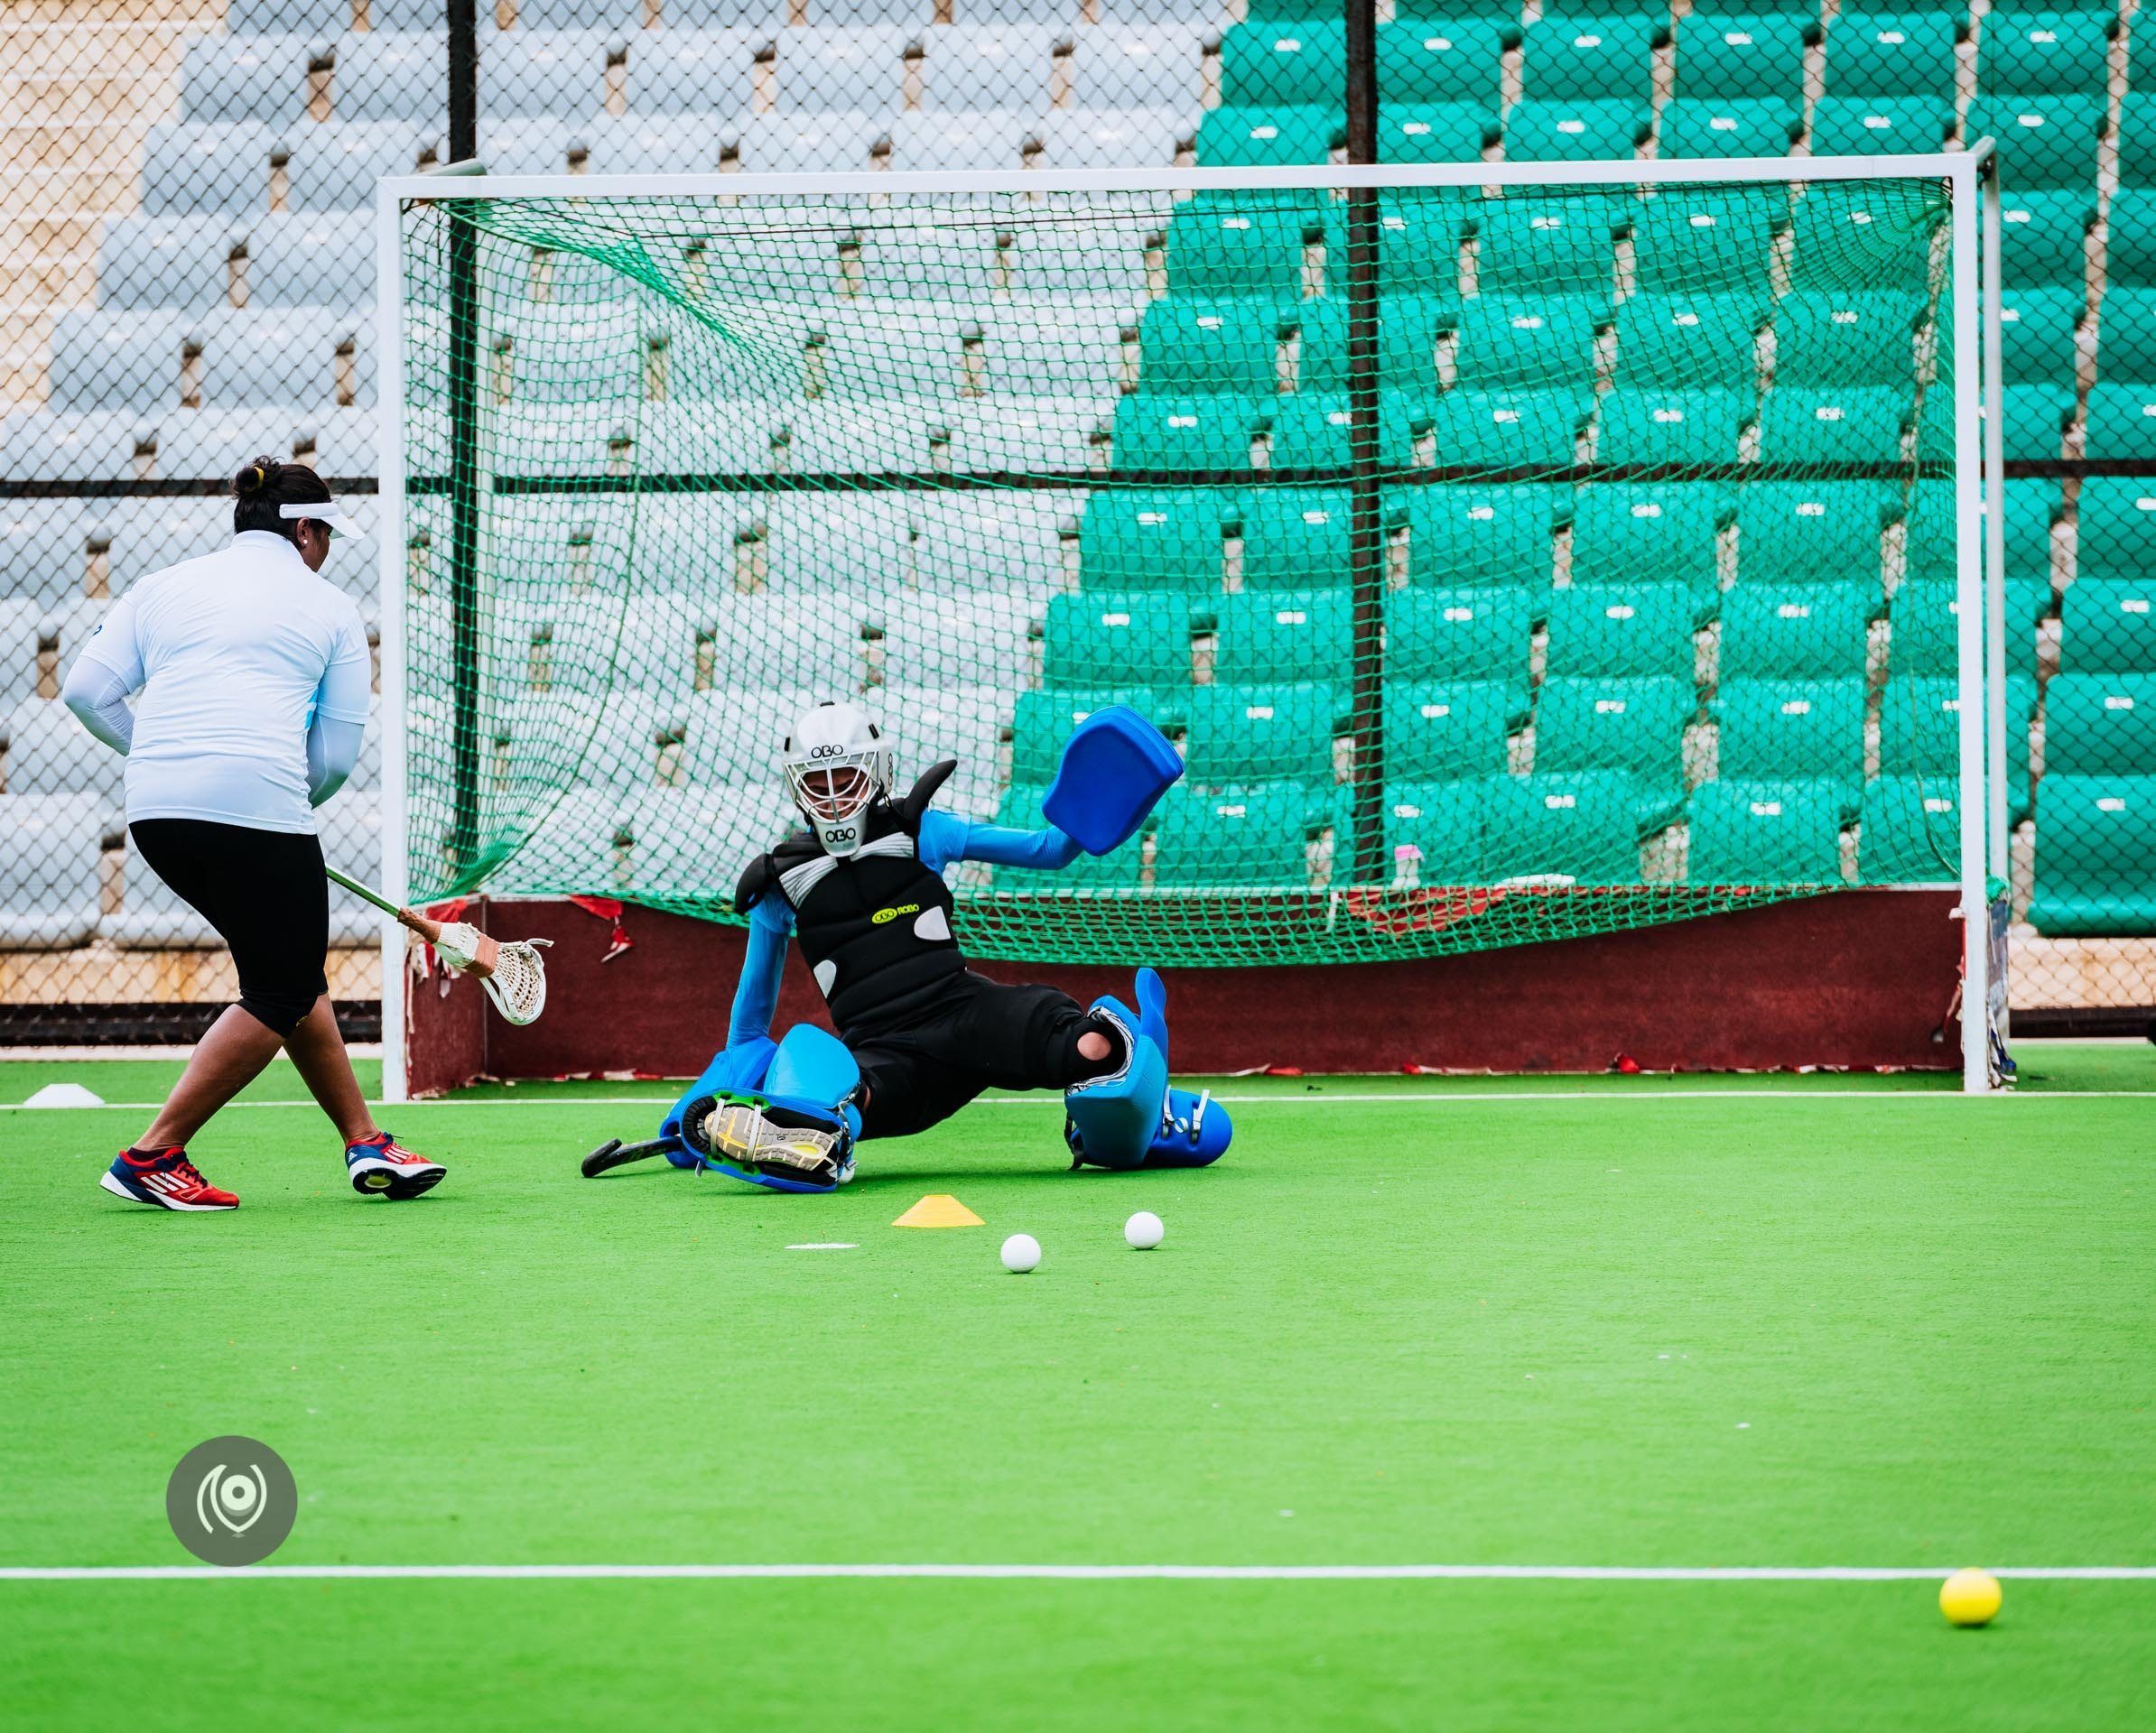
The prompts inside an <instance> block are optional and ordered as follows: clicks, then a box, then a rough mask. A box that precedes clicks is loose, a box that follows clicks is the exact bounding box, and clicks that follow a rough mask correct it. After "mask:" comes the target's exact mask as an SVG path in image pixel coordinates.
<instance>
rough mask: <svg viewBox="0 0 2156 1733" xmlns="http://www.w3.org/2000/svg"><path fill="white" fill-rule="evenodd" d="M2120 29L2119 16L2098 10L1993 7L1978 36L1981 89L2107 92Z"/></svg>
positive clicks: (2011, 92) (1997, 91) (2009, 93)
mask: <svg viewBox="0 0 2156 1733" xmlns="http://www.w3.org/2000/svg"><path fill="white" fill-rule="evenodd" d="M2117 33H2118V21H2117V19H2116V18H2115V17H2105V16H2103V15H2101V14H2097V13H2094V12H2081V13H2075V12H2023V13H2002V12H1993V13H1991V14H1988V15H1987V16H1986V17H1985V18H1984V25H1983V29H1982V32H1981V33H1980V34H1979V35H1978V36H1977V39H1976V88H1977V89H1978V90H1979V91H1980V92H1982V93H1983V94H1984V95H1986V96H1992V95H2000V96H2030V95H2057V96H2077V95H2082V94H2087V93H2094V94H2096V95H2097V96H2101V95H2102V94H2103V93H2104V88H2105V84H2106V83H2107V82H2108V79H2109V69H2110V58H2111V39H2112V38H2113V37H2114V36H2115V35H2116V34H2117ZM1972 136H1974V134H1972Z"/></svg>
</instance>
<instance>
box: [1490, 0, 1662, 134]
mask: <svg viewBox="0 0 2156 1733" xmlns="http://www.w3.org/2000/svg"><path fill="white" fill-rule="evenodd" d="M1667 18H1668V14H1650V13H1648V12H1645V11H1644V10H1642V11H1640V12H1638V13H1633V14H1629V15H1627V14H1615V15H1612V14H1603V15H1599V16H1594V17H1577V16H1566V17H1560V18H1544V19H1543V20H1542V22H1541V23H1538V24H1532V25H1529V27H1528V29H1527V30H1526V31H1525V32H1524V33H1523V35H1522V39H1521V50H1520V78H1521V80H1522V83H1523V86H1524V88H1525V91H1526V94H1527V97H1528V98H1529V100H1530V101H1539V100H1543V99H1546V98H1557V99H1577V98H1580V97H1595V98H1599V97H1612V98H1616V97H1621V98H1622V99H1623V100H1625V101H1626V102H1630V103H1634V104H1638V105H1640V107H1644V106H1645V105H1647V104H1648V103H1650V102H1651V101H1652V100H1653V99H1654V51H1655V50H1656V49H1657V48H1658V47H1659V46H1660V45H1661V44H1663V43H1664V42H1668V40H1669V26H1668V22H1667ZM1507 155H1510V150H1509V149H1508V151H1507Z"/></svg>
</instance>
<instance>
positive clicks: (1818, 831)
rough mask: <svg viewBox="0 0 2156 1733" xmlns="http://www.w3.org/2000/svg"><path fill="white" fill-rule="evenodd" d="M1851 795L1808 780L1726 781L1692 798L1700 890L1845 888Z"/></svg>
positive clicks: (1691, 872) (1694, 871)
mask: <svg viewBox="0 0 2156 1733" xmlns="http://www.w3.org/2000/svg"><path fill="white" fill-rule="evenodd" d="M1846 802H1847V794H1846V792H1845V790H1844V789H1843V788H1842V787H1841V786H1840V785H1839V784H1836V783H1821V782H1818V781H1817V780H1809V779H1798V780H1789V779H1780V780H1776V779H1761V780H1738V781H1732V780H1728V779H1724V780H1723V781H1720V782H1714V783H1706V784H1705V785H1704V786H1702V787H1699V788H1696V789H1694V790H1693V791H1692V798H1691V802H1690V803H1689V805H1690V811H1691V819H1692V841H1691V848H1690V849H1689V851H1688V854H1687V862H1686V869H1685V876H1686V878H1687V881H1688V882H1689V883H1691V884H1693V885H1838V884H1840V883H1841V882H1842V849H1841V825H1842V813H1843V810H1844V808H1845V804H1846Z"/></svg>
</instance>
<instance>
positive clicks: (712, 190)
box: [375, 138, 2009, 1101]
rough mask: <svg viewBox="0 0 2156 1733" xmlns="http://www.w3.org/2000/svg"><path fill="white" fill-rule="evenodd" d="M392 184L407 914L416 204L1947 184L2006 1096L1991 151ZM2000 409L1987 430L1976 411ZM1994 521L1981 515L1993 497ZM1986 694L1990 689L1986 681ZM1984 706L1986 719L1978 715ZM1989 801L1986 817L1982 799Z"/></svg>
mask: <svg viewBox="0 0 2156 1733" xmlns="http://www.w3.org/2000/svg"><path fill="white" fill-rule="evenodd" d="M462 166H463V165H452V168H451V171H449V172H441V173H434V174H416V175H395V176H389V177H386V178H384V179H383V180H381V181H377V182H376V190H375V242H376V245H375V268H376V290H375V310H376V311H375V317H376V347H377V357H378V359H377V367H378V373H379V387H378V390H377V394H376V401H377V403H378V404H379V409H378V411H377V414H378V415H379V418H380V420H379V424H378V430H377V437H378V440H379V463H380V477H381V482H380V487H381V492H380V497H379V501H378V509H377V519H378V525H377V529H376V536H377V545H378V550H379V560H380V570H381V587H382V604H381V606H382V622H381V640H382V714H383V717H384V726H385V727H386V730H387V734H388V737H387V739H386V741H385V743H384V750H383V755H382V867H383V886H382V888H383V890H384V892H385V894H387V895H388V897H389V898H390V900H391V901H393V902H396V903H400V904H401V903H403V902H404V901H405V899H406V898H407V897H408V896H409V895H410V894H411V879H410V862H409V858H408V849H409V842H410V839H409V834H408V829H407V823H406V808H405V802H406V787H405V751H406V746H407V741H406V737H405V727H404V720H405V718H404V649H405V644H404V579H405V573H404V561H405V548H404V419H403V411H404V348H403V340H404V325H403V320H402V318H401V313H402V310H403V290H404V257H403V234H404V231H403V226H402V222H401V213H402V210H403V208H404V205H405V204H406V203H407V202H430V203H432V202H451V201H456V200H460V199H594V198H622V199H636V198H651V199H655V198H674V199H681V198H720V197H725V198H730V199H741V198H749V199H753V198H756V197H758V196H764V197H774V196H785V195H794V196H804V195H808V196H813V195H818V194H822V195H826V196H831V197H838V198H860V197H868V196H873V195H882V196H885V197H891V196H905V195H915V196H921V197H927V198H934V197H935V196H938V195H948V194H962V193H990V192H995V193H1010V192H1026V193H1032V192H1040V193H1055V192H1070V193H1089V192H1094V193H1113V192H1158V193H1174V192H1182V191H1224V192H1225V191H1253V192H1254V191H1261V190H1283V189H1287V190H1301V189H1308V190H1318V189H1327V188H1345V189H1354V188H1376V189H1379V190H1409V189H1415V188H1425V187H1566V186H1640V187H1646V186H1682V185H1698V184H1722V185H1728V184H1736V183H1744V182H1763V181H1778V182H1781V183H1784V184H1789V185H1797V184H1803V183H1808V182H1815V181H1901V180H1933V181H1946V182H1947V185H1948V186H1949V188H1950V189H1951V192H1952V202H1953V217H1952V225H1951V236H1950V239H1951V255H1950V273H1951V274H1950V278H1949V289H1948V292H1949V294H1950V295H1951V297H1952V302H1953V320H1954V325H1953V331H1954V409H1955V419H1954V472H1955V569H1956V621H1957V642H1956V661H1957V689H1958V691H1959V694H1960V700H1961V702H1960V709H1959V722H1960V733H1959V738H1958V755H1959V768H1958V776H1957V793H1958V795H1959V799H1958V802H1957V803H1958V806H1959V809H1960V813H1961V834H1960V873H1959V880H1960V889H1961V900H1960V905H1959V907H1958V909H1957V911H1956V913H1957V915H1958V917H1959V919H1960V920H1961V922H1962V1007H1963V1009H1962V1020H1961V1021H1962V1088H1963V1089H1964V1091H1965V1092H1966V1093H1968V1094H1971V1095H1982V1094H1985V1093H1988V1092H1990V1091H1992V1090H1993V1089H1994V1088H1995V1087H1996V1079H1995V1073H1994V1070H1993V1061H1992V1052H1991V1043H1992V1037H1993V1029H1994V1027H1996V1028H1997V1029H1998V1033H1999V1035H2000V1037H2001V1039H2002V1040H2003V1037H2004V1033H2005V1031H2004V1022H2005V1018H2004V1015H2003V1009H2002V1011H2001V1014H2000V1015H1999V1018H1998V1022H1997V1024H1996V1025H1994V1023H1993V1017H1992V1015H1991V1010H1992V1005H1993V989H1994V987H1995V986H1997V985H1998V984H1997V983H1995V982H1994V981H1993V968H1992V961H1993V959H1992V911H1991V904H1990V900H1989V898H1988V896H1987V895H1986V890H1987V883H1988V878H1989V875H1990V872H1991V870H1992V869H1993V867H1997V869H1998V870H1999V871H2000V872H2002V873H2004V872H2005V871H2006V870H2007V867H2008V859H2009V856H2008V839H2007V821H2006V820H2007V809H2006V792H2007V791H2006V693H2005V663H2006V632H2005V542H2006V538H2005V513H2004V510H2003V487H2002V483H2003V478H2004V469H2003V417H2002V415H2001V414H2000V413H1999V412H1997V404H1998V381H1999V378H2000V374H2001V365H2000V355H2001V335H2000V317H1999V201H1998V179H1997V173H1996V166H1997V154H1996V152H1995V150H1994V148H1993V141H1992V140H1991V139H1989V138H1984V139H1979V140H1977V141H1976V142H1975V144H1972V145H1971V146H1970V147H1969V148H1968V149H1966V150H1961V151H1939V152H1931V153H1922V154H1912V155H1907V156H1829V157H1782V156H1776V157H1732V158H1725V159H1724V158H1712V157H1702V158H1685V159H1679V160H1673V161H1668V162H1645V161H1637V160H1625V159H1617V160H1612V161H1604V162H1443V163H1421V164H1413V165H1409V164H1399V165H1387V166H1381V167H1361V168H1352V167H1347V166H1344V165H1340V166H1328V167H1324V168H1283V169H1139V170H1111V171H1027V172H1026V173H1025V174H1023V175H1020V176H1013V175H1011V174H1008V173H1004V172H947V173H889V172H869V173H848V174H714V173H700V174H624V175H583V174H579V175H572V174H515V175H488V174H486V173H483V172H481V173H468V172H458V171H457V170H458V169H460V168H461V167H462ZM1987 403H1988V404H1990V405H1992V412H1990V413H1989V414H1987V413H1985V410H1984V406H1985V405H1986V404H1987ZM1987 497H1988V498H1989V499H1990V500H1992V501H1993V509H1992V510H1991V511H1990V512H1989V513H1988V514H1986V513H1985V512H1984V507H1983V502H1984V499H1985V498H1987ZM1987 674H1988V676H1989V678H1988V680H1987V678H1986V676H1987ZM1987 692H1988V700H1987ZM1974 791H1981V792H1982V793H1983V795H1984V798H1982V799H1975V798H1972V797H1971V796H1972V792H1974ZM405 948H406V934H405V932H404V929H403V928H401V927H399V926H398V925H397V924H396V922H395V921H393V920H391V919H389V918H388V917H384V920H383V922H382V1037H383V1040H382V1095H383V1098H384V1099H385V1100H386V1101H402V1100H404V1099H405V1098H407V1080H406V1072H405V1052H404V1043H405V1033H406V1024H407V1016H406V1004H405V980H406V977H405V965H404V959H405Z"/></svg>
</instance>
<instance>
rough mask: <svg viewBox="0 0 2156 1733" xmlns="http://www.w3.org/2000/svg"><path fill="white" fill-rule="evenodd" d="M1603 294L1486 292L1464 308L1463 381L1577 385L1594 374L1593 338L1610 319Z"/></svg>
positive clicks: (1459, 363)
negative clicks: (1509, 293)
mask: <svg viewBox="0 0 2156 1733" xmlns="http://www.w3.org/2000/svg"><path fill="white" fill-rule="evenodd" d="M1610 320H1611V311H1610V304H1609V300H1608V298H1607V297H1606V296H1603V295H1557V294H1551V295H1502V294H1485V295H1480V296H1477V297H1476V298H1475V299H1474V300H1473V301H1468V302H1467V303H1466V304H1465V305H1464V307H1463V308H1462V309H1461V311H1460V319H1459V328H1460V347H1459V354H1458V357H1457V363H1456V364H1457V366H1458V367H1459V380H1460V383H1461V384H1462V385H1466V386H1470V387H1475V386H1491V385H1577V384H1579V383H1580V382H1581V381H1583V380H1592V379H1593V378H1594V339H1595V333H1596V331H1597V330H1598V329H1602V328H1603V327H1606V326H1607V325H1608V324H1609V323H1610Z"/></svg>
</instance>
